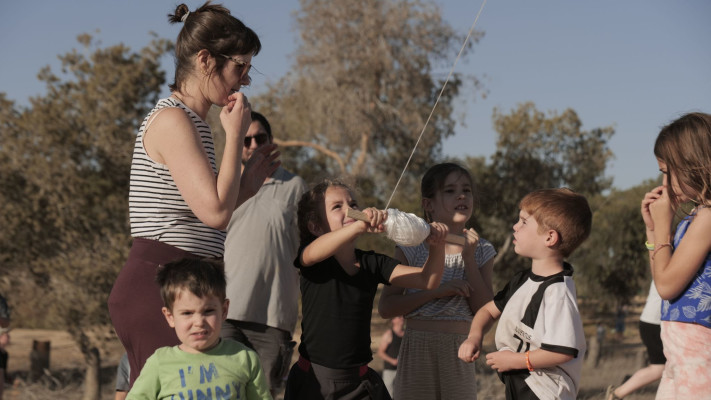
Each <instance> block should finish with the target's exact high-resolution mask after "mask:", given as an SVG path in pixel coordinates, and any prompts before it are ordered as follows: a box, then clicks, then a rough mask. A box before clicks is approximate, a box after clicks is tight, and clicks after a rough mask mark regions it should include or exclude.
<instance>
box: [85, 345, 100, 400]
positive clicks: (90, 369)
mask: <svg viewBox="0 0 711 400" xmlns="http://www.w3.org/2000/svg"><path fill="white" fill-rule="evenodd" d="M100 373H101V358H100V355H99V350H98V349H97V348H96V347H92V348H91V350H89V353H88V354H87V355H86V376H85V378H84V397H83V399H82V400H99V399H101V379H100Z"/></svg>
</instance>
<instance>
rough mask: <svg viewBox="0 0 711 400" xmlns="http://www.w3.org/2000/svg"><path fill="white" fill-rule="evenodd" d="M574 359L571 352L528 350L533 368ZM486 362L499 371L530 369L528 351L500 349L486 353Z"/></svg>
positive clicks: (550, 365)
mask: <svg viewBox="0 0 711 400" xmlns="http://www.w3.org/2000/svg"><path fill="white" fill-rule="evenodd" d="M572 359H573V356H571V355H569V354H562V353H555V352H552V351H548V350H543V349H537V350H531V351H529V352H528V360H529V363H530V364H531V366H532V367H533V369H534V370H535V369H538V368H549V367H555V366H556V365H560V364H564V363H566V362H568V361H570V360H572ZM486 364H487V365H488V366H490V367H491V368H492V369H494V370H496V371H499V372H506V371H510V370H514V369H528V365H526V353H514V352H513V351H511V350H499V351H497V352H494V353H489V354H487V355H486Z"/></svg>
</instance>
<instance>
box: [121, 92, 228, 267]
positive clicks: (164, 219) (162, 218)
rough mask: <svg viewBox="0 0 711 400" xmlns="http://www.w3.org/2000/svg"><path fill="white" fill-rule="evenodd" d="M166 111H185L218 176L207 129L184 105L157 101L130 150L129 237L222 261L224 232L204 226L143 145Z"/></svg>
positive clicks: (210, 138) (176, 101) (164, 166)
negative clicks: (155, 120)
mask: <svg viewBox="0 0 711 400" xmlns="http://www.w3.org/2000/svg"><path fill="white" fill-rule="evenodd" d="M166 107H177V108H180V109H182V110H184V111H185V112H186V113H187V114H188V116H189V117H190V119H192V121H193V124H194V125H195V129H196V130H197V132H198V133H199V134H200V138H201V139H202V146H203V148H204V149H205V152H206V154H207V156H208V158H209V159H210V165H211V166H212V170H213V172H214V173H215V174H217V164H216V163H215V145H214V143H213V140H212V132H211V131H210V127H209V126H208V125H207V124H206V123H205V122H204V121H203V120H202V119H201V118H200V117H199V116H198V115H197V114H196V113H195V112H193V111H192V110H191V109H189V108H188V107H187V106H185V105H184V104H183V103H181V102H180V101H178V100H177V99H174V98H172V97H169V98H167V99H163V100H160V101H159V102H158V104H156V106H155V108H153V110H152V111H151V112H150V113H149V114H148V116H147V117H146V118H145V119H144V120H143V123H142V124H141V127H140V129H139V130H138V136H137V137H136V145H135V146H134V148H133V161H132V163H131V181H130V191H129V195H128V207H129V217H130V222H131V236H133V237H135V238H139V237H140V238H146V239H152V240H158V241H160V242H163V243H167V244H170V245H172V246H175V247H177V248H179V249H182V250H185V251H188V252H190V253H193V254H196V255H198V256H203V257H222V254H223V253H224V248H225V232H224V231H220V230H217V229H214V228H211V227H209V226H207V225H205V224H203V223H202V222H201V221H200V220H199V219H198V218H197V217H196V216H195V214H194V213H193V212H192V210H191V209H190V207H189V206H188V204H187V203H186V202H185V200H184V199H183V197H182V196H181V195H180V192H179V191H178V187H177V186H176V185H175V182H174V181H173V177H172V176H171V175H170V171H169V170H168V167H167V166H166V165H163V164H159V163H157V162H155V161H154V160H152V159H151V158H150V157H149V156H148V154H147V153H146V149H145V147H144V145H143V135H144V132H145V131H146V129H147V128H148V126H147V124H148V125H150V122H149V121H151V122H152V118H151V116H152V115H153V114H154V113H155V112H156V111H158V110H160V109H163V108H166Z"/></svg>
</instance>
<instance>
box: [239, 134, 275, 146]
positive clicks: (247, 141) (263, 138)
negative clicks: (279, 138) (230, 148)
mask: <svg viewBox="0 0 711 400" xmlns="http://www.w3.org/2000/svg"><path fill="white" fill-rule="evenodd" d="M252 139H254V140H256V141H257V146H261V145H263V144H264V143H266V142H267V140H268V139H269V135H268V134H266V133H258V134H256V135H254V136H245V137H244V147H249V146H251V145H252Z"/></svg>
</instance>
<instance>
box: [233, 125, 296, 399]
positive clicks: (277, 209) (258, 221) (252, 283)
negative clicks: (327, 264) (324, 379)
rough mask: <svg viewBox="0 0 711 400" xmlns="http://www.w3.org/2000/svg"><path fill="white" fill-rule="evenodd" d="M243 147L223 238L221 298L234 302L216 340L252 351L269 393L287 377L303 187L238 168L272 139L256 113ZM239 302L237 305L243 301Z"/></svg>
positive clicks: (280, 174) (288, 178)
mask: <svg viewBox="0 0 711 400" xmlns="http://www.w3.org/2000/svg"><path fill="white" fill-rule="evenodd" d="M251 116H252V123H251V124H250V125H249V129H248V130H247V134H246V136H245V138H244V141H245V142H244V147H243V149H242V183H241V186H240V196H239V197H240V200H242V199H243V198H244V197H249V194H251V193H252V192H255V191H256V194H255V195H254V196H251V197H249V198H248V199H246V200H244V201H238V202H239V203H241V204H240V205H239V207H238V208H237V210H235V211H234V213H233V214H232V219H231V220H230V223H229V225H228V227H227V239H226V241H225V273H226V275H227V295H228V297H230V298H232V299H235V300H237V299H240V301H234V302H232V304H231V305H230V310H229V312H228V313H227V321H225V323H224V324H223V325H222V337H224V338H230V339H234V340H237V341H239V342H242V343H244V344H246V345H247V346H249V347H251V348H252V349H254V350H255V351H256V352H257V354H259V359H260V360H261V362H262V367H263V368H264V372H265V373H266V376H267V382H268V383H269V386H270V389H271V392H272V396H274V395H276V393H277V392H278V391H279V390H280V389H281V386H282V383H283V381H284V380H285V378H286V374H287V373H288V372H289V366H290V365H291V355H292V353H293V348H294V345H295V342H294V341H293V340H292V335H293V333H294V328H295V327H296V320H297V318H298V314H299V274H298V272H297V270H296V269H295V268H294V258H295V257H296V251H297V250H298V248H299V230H298V226H297V223H296V206H297V204H298V202H299V199H300V198H301V195H302V194H303V193H304V192H306V190H307V189H308V188H307V186H306V182H304V180H303V179H301V178H300V177H298V176H296V175H294V174H292V173H291V172H289V171H287V170H285V169H284V168H282V167H279V168H277V169H276V171H274V173H273V174H272V175H271V176H269V177H266V178H264V177H263V176H261V175H257V176H256V177H255V176H254V175H253V174H251V173H250V172H249V171H247V170H245V166H246V165H247V164H248V163H249V161H250V160H251V159H252V156H253V155H254V154H255V152H257V151H258V149H260V148H262V147H264V146H267V145H269V144H270V143H272V141H273V137H272V130H271V126H270V125H269V122H268V121H267V119H266V118H265V117H264V116H263V115H262V114H260V113H257V112H254V111H253V112H252V114H251ZM242 299H243V300H242Z"/></svg>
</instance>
